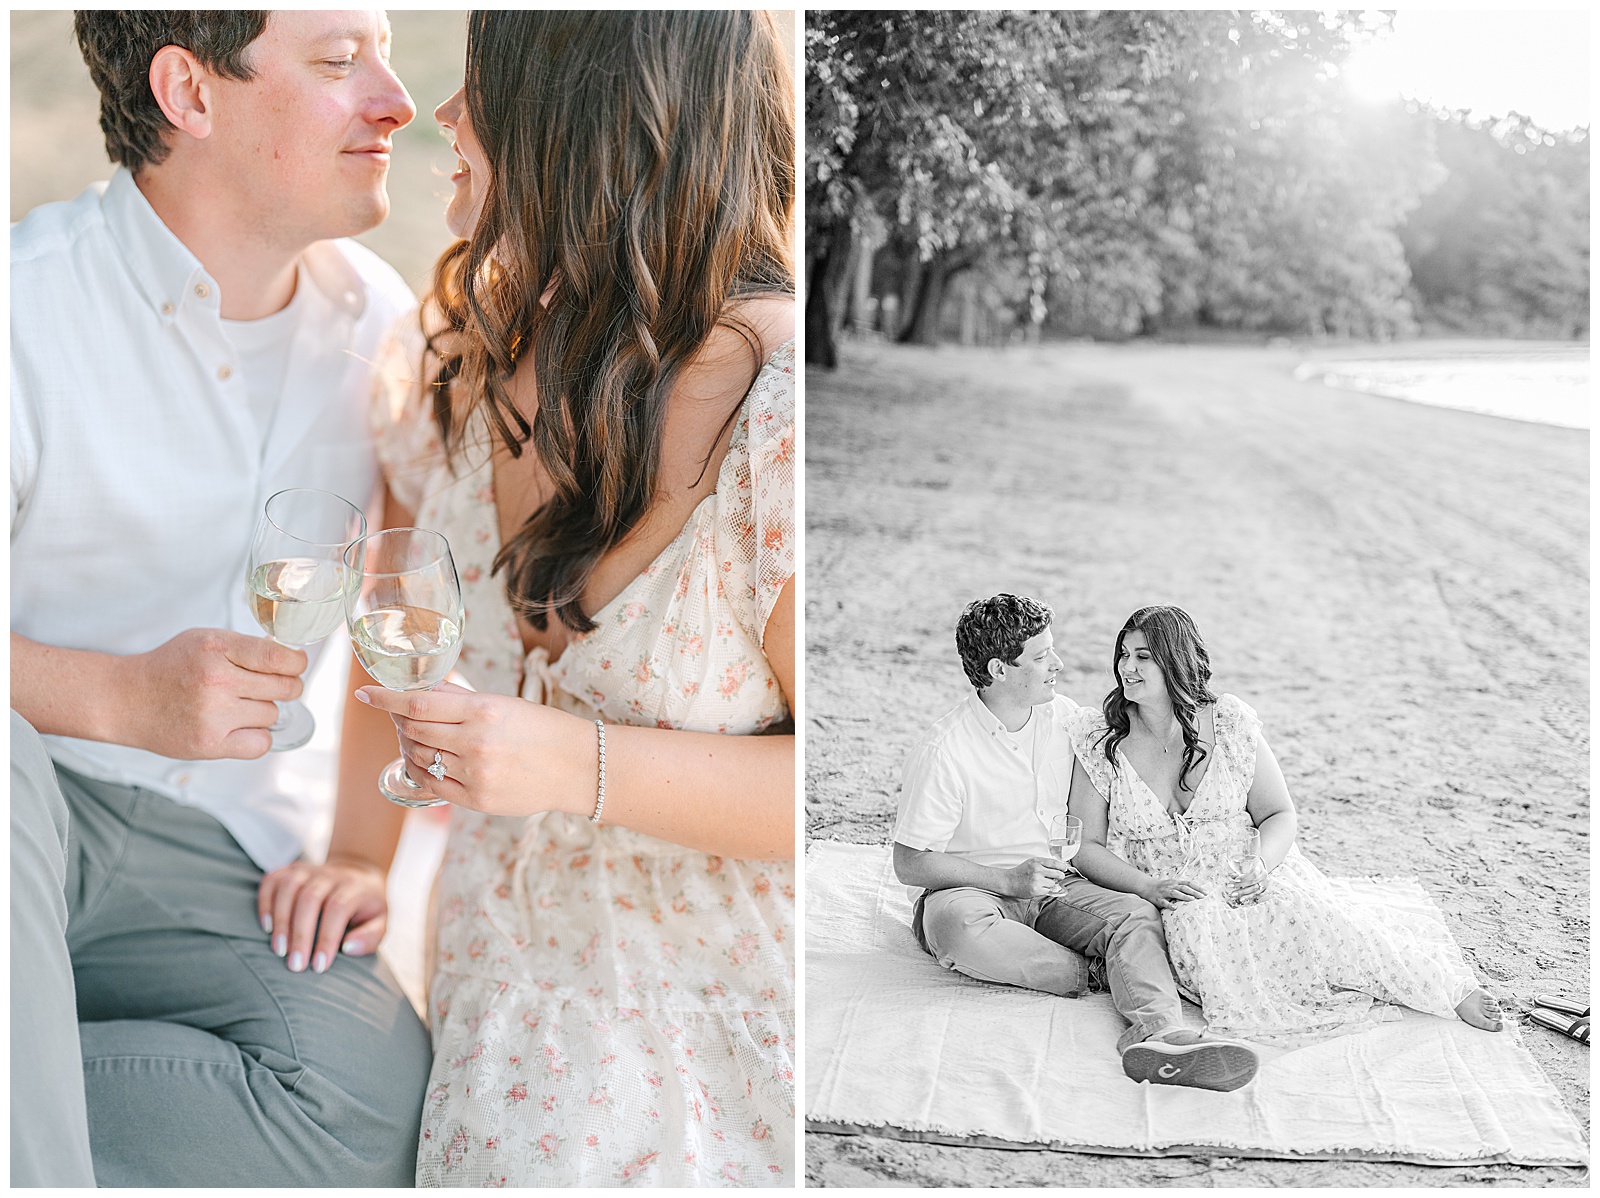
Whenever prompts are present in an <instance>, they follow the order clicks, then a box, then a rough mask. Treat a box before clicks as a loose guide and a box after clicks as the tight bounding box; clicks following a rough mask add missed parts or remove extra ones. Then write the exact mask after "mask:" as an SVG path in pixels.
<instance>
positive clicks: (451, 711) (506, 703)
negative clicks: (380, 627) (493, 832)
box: [356, 683, 614, 815]
mask: <svg viewBox="0 0 1600 1198" xmlns="http://www.w3.org/2000/svg"><path fill="white" fill-rule="evenodd" d="M356 697H357V698H358V699H360V700H362V701H363V702H365V703H368V704H370V705H371V706H373V707H376V708H378V709H379V710H380V711H386V712H388V713H389V714H390V715H391V716H392V717H393V718H394V723H395V728H396V730H397V731H398V732H399V734H400V751H401V754H402V757H403V759H404V760H405V761H408V762H409V763H410V765H411V771H412V773H413V774H414V775H417V776H421V775H422V773H423V771H424V770H426V769H428V767H429V766H430V765H432V764H433V761H434V758H435V754H437V755H438V760H439V765H440V767H441V768H440V770H439V771H438V774H437V775H436V777H435V780H432V781H429V782H428V783H427V786H428V789H429V790H430V791H432V792H433V793H434V794H436V795H438V796H439V799H440V800H441V801H444V802H448V803H453V804H455V805H456V806H459V807H468V808H471V809H472V810H474V811H482V812H485V813H487V814H489V815H537V814H539V813H540V812H545V811H567V812H570V813H572V814H574V815H588V814H589V813H590V812H592V811H593V810H594V805H595V794H596V786H597V782H598V778H599V738H598V734H597V731H596V729H595V726H594V721H592V720H586V719H583V718H581V717H579V716H575V715H571V714H569V713H567V712H564V711H560V710H558V709H556V708H554V707H548V706H546V705H545V704H543V703H532V702H529V701H528V700H526V699H519V698H516V697H515V696H512V695H496V694H484V693H481V692H478V691H469V690H466V689H465V688H463V687H459V686H453V685H451V684H449V683H445V684H444V685H442V686H439V687H436V688H435V689H433V690H431V691H426V692H423V691H411V692H405V693H399V692H395V691H383V690H379V689H377V688H376V687H370V686H368V687H362V688H361V689H360V690H358V691H356ZM613 748H614V746H613Z"/></svg>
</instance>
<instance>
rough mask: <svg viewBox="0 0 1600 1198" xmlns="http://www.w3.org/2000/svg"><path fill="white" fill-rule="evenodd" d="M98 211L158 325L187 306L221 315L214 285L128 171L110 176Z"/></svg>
mask: <svg viewBox="0 0 1600 1198" xmlns="http://www.w3.org/2000/svg"><path fill="white" fill-rule="evenodd" d="M101 209H102V211H104V213H105V217H106V223H107V224H108V225H109V226H110V228H111V231H112V233H113V234H114V235H115V237H116V241H117V245H118V246H119V247H120V248H121V250H122V253H123V255H124V257H126V259H127V261H128V266H129V268H130V269H131V270H132V272H133V282H134V286H136V287H137V288H138V289H139V291H140V292H141V293H142V294H143V295H144V297H145V299H146V300H147V301H148V302H149V304H150V306H151V307H152V308H153V309H155V312H156V314H157V315H158V316H159V317H160V318H161V319H162V320H163V321H172V320H174V319H175V318H176V316H177V313H178V309H179V308H181V307H182V306H183V305H184V304H186V303H194V304H199V305H201V306H203V307H206V308H208V309H209V310H210V311H211V312H213V313H215V312H217V311H219V310H220V307H221V297H220V296H219V295H218V292H217V281H216V280H215V279H213V278H212V277H211V276H210V275H209V274H207V273H206V269H205V267H203V266H201V265H200V259H198V258H196V257H195V256H194V254H193V253H191V252H190V250H189V247H188V246H186V245H184V244H183V242H181V241H179V240H178V237H177V234H175V233H174V232H173V231H172V230H171V229H169V228H167V226H166V225H165V224H164V223H163V222H162V220H161V218H160V217H159V216H157V215H156V210H155V209H154V208H152V207H151V206H150V201H149V200H147V199H145V198H144V193H143V192H141V191H140V190H139V187H138V185H137V184H136V183H134V181H133V175H132V174H130V173H129V171H128V168H127V167H122V166H119V167H118V168H117V169H116V171H115V173H114V174H112V176H111V182H110V183H108V184H106V191H105V196H104V197H103V198H102V200H101Z"/></svg>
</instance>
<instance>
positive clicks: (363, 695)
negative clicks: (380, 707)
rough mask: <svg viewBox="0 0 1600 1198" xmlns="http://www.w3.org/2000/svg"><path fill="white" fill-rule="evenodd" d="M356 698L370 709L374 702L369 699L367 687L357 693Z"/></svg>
mask: <svg viewBox="0 0 1600 1198" xmlns="http://www.w3.org/2000/svg"><path fill="white" fill-rule="evenodd" d="M356 698H358V699H360V700H361V701H362V702H363V703H365V704H366V705H367V706H368V707H371V706H372V700H371V699H369V698H367V688H366V687H362V688H361V689H360V690H358V691H356Z"/></svg>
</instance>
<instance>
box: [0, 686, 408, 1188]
mask: <svg viewBox="0 0 1600 1198" xmlns="http://www.w3.org/2000/svg"><path fill="white" fill-rule="evenodd" d="M260 881H261V871H260V870H259V869H258V868H257V867H256V866H255V864H254V863H253V862H252V861H251V860H250V858H249V857H248V856H246V855H245V853H244V850H242V849H241V848H240V847H239V846H238V844H237V843H236V842H235V841H234V840H233V838H232V837H231V836H229V835H228V833H227V832H226V831H225V830H224V829H223V827H222V825H221V824H219V823H218V822H217V821H216V820H215V819H214V818H212V817H211V816H209V815H207V814H206V813H204V812H202V811H199V810H196V809H194V808H189V807H183V806H181V805H179V804H177V803H174V802H172V801H171V800H169V799H167V798H164V797H162V796H160V795H155V794H151V793H149V792H147V791H142V790H139V789H136V788H133V787H126V786H115V785H111V784H108V783H101V782H93V781H90V780H88V779H85V778H82V777H80V776H78V775H76V774H73V773H72V772H70V771H68V770H65V769H59V768H58V767H56V766H55V765H54V764H53V763H52V762H51V761H50V759H49V757H48V756H47V755H46V753H45V749H44V745H43V743H42V742H41V741H40V739H39V737H38V734H37V733H36V732H35V731H34V730H33V728H32V727H31V726H29V724H28V723H27V722H26V721H25V720H23V719H22V717H20V716H19V715H17V713H16V712H12V713H11V1182H12V1184H13V1185H19V1186H29V1185H31V1186H44V1185H49V1186H57V1185H59V1186H71V1185H94V1184H99V1185H102V1186H230V1185H253V1186H293V1185H319V1186H410V1185H412V1184H413V1182H414V1170H415V1166H416V1155H417V1133H418V1128H419V1126H420V1123H421V1113H422V1095H423V1090H424V1089H425V1087H426V1085H427V1079H428V1067H429V1063H430V1059H431V1057H430V1052H429V1047H428V1035H427V1031H426V1029H425V1028H424V1027H423V1026H422V1023H421V1021H420V1020H419V1019H418V1018H417V1016H416V1013H415V1012H414V1011H413V1010H412V1008H411V1006H410V1004H409V1003H408V1002H407V1001H406V999H405V998H404V996H403V995H402V994H401V993H400V990H399V987H398V986H396V985H395V983H394V980H393V978H392V977H390V975H389V972H388V970H387V969H385V968H384V967H383V966H382V965H380V964H379V963H378V961H377V959H376V957H372V956H368V957H346V956H343V955H342V954H341V955H339V956H337V957H336V958H335V960H334V962H333V964H332V965H331V966H330V967H329V968H328V971H327V972H326V973H323V974H320V975H318V974H314V973H312V972H310V971H309V970H307V971H306V972H304V973H290V972H289V970H288V969H286V968H285V967H284V963H283V961H282V960H281V959H280V958H278V957H277V956H275V955H273V953H272V950H271V948H270V946H269V944H268V940H267V936H266V934H265V933H264V932H262V930H261V926H260V924H259V923H257V921H256V897H255V896H256V889H257V887H258V886H259V884H260Z"/></svg>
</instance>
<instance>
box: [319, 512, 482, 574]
mask: <svg viewBox="0 0 1600 1198" xmlns="http://www.w3.org/2000/svg"><path fill="white" fill-rule="evenodd" d="M400 532H407V533H419V532H420V533H426V534H427V535H428V536H430V537H432V538H434V540H436V541H438V542H439V552H438V554H437V555H435V556H434V557H433V558H431V559H430V560H428V561H426V562H423V563H422V564H421V565H418V566H411V567H409V568H407V569H405V570H368V569H367V568H366V567H365V565H362V566H357V565H356V564H355V563H354V562H353V561H351V560H350V554H351V552H352V551H353V550H354V549H355V548H356V546H357V545H365V544H366V543H367V542H369V541H375V540H377V539H378V538H379V537H384V536H388V535H389V534H390V533H400ZM362 555H363V556H365V550H363V554H362ZM444 561H448V562H449V563H450V568H451V570H454V569H455V559H454V558H453V557H451V556H450V541H449V540H448V538H446V537H445V535H444V534H443V533H442V532H435V531H434V530H433V529H431V528H417V527H414V526H412V525H407V526H405V527H403V528H380V529H379V530H378V531H377V532H368V533H362V534H361V536H359V537H357V538H356V539H355V540H353V541H351V542H350V544H349V545H348V546H346V548H345V551H344V564H345V567H346V568H347V569H350V570H360V572H361V576H362V578H363V579H367V578H399V577H400V576H401V575H404V574H420V573H421V572H422V571H424V570H427V569H430V568H431V567H433V566H437V565H438V564H439V563H440V562H444Z"/></svg>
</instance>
